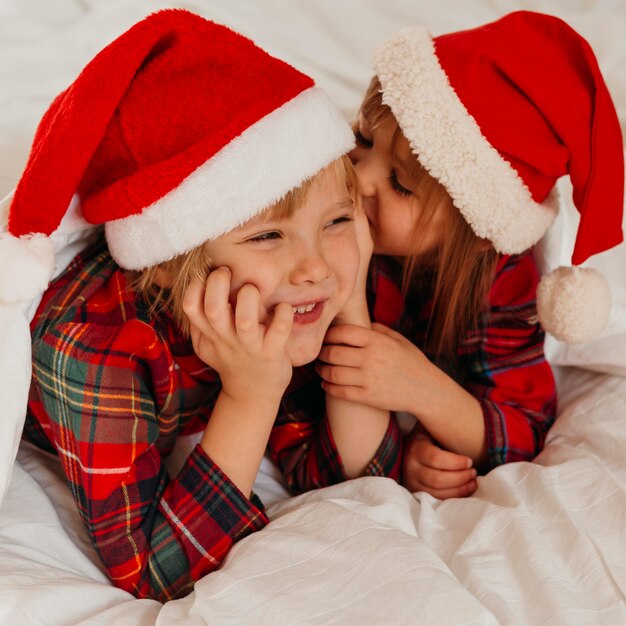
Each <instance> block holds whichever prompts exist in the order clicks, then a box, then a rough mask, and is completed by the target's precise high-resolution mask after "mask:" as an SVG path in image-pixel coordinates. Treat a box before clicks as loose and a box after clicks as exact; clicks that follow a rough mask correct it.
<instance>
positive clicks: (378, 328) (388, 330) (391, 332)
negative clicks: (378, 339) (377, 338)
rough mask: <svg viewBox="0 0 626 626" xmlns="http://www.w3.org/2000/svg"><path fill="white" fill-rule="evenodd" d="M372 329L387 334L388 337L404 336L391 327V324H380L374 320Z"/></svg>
mask: <svg viewBox="0 0 626 626" xmlns="http://www.w3.org/2000/svg"><path fill="white" fill-rule="evenodd" d="M372 330H373V331H376V332H377V333H380V334H381V335H387V337H394V338H396V339H399V338H403V336H402V335H401V334H400V333H398V332H396V331H395V330H393V329H391V328H389V326H385V325H384V324H380V323H379V322H374V323H373V324H372Z"/></svg>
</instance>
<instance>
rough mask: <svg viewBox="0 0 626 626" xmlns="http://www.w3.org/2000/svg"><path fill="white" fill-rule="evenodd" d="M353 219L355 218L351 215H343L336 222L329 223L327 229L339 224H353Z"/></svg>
mask: <svg viewBox="0 0 626 626" xmlns="http://www.w3.org/2000/svg"><path fill="white" fill-rule="evenodd" d="M352 219H353V218H352V216H351V215H342V216H341V217H337V218H335V219H334V220H331V221H330V222H328V224H326V227H327V228H328V227H330V226H337V225H338V224H343V223H345V222H351V221H352Z"/></svg>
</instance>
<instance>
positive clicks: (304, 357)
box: [287, 344, 322, 367]
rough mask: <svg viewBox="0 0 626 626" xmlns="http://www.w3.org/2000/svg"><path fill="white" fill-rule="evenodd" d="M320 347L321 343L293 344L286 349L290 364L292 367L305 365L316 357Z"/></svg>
mask: <svg viewBox="0 0 626 626" xmlns="http://www.w3.org/2000/svg"><path fill="white" fill-rule="evenodd" d="M321 349H322V346H321V345H318V344H316V345H309V346H293V347H289V348H288V349H287V352H288V354H289V358H290V360H291V364H292V366H293V367H300V366H301V365H307V364H308V363H311V362H313V361H315V359H317V355H318V354H319V353H320V350H321Z"/></svg>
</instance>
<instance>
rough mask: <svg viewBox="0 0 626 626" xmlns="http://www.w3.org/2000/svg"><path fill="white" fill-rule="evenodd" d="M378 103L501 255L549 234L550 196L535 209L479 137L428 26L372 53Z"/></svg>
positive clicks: (552, 215)
mask: <svg viewBox="0 0 626 626" xmlns="http://www.w3.org/2000/svg"><path fill="white" fill-rule="evenodd" d="M374 70H375V72H376V74H377V75H378V78H379V79H380V83H381V86H382V90H383V102H384V103H385V104H386V105H388V106H389V108H390V109H391V111H392V113H393V114H394V116H395V118H396V120H397V122H398V124H399V126H400V128H401V129H402V132H403V133H404V135H405V137H406V138H407V140H408V141H409V144H410V146H411V148H412V150H413V152H414V153H415V154H416V155H417V157H418V159H419V161H420V163H421V164H422V165H423V166H424V167H425V168H426V170H428V171H429V172H430V174H431V175H432V176H433V177H435V178H436V179H437V180H439V181H440V182H441V183H442V185H443V186H444V187H445V188H446V189H447V191H448V193H449V194H450V196H451V197H452V200H453V201H454V204H455V206H456V207H457V208H458V209H459V210H460V211H461V213H462V214H463V216H464V218H465V219H466V221H467V222H468V223H469V225H470V226H471V227H472V229H473V231H474V232H475V233H476V234H477V235H478V236H479V237H482V238H485V239H488V240H489V241H491V242H492V243H493V245H494V247H495V249H496V250H497V251H498V252H501V253H504V254H519V253H521V252H523V251H524V250H527V249H528V248H530V247H531V246H533V245H534V244H535V243H537V241H539V239H541V237H543V235H544V234H545V232H546V231H547V230H548V228H549V226H550V225H551V224H552V222H553V220H554V218H555V216H556V213H557V210H558V209H557V205H556V203H555V198H554V197H553V196H550V195H549V196H548V197H547V198H546V200H545V201H544V202H543V203H541V204H539V203H537V202H535V201H534V200H533V199H532V196H531V194H530V191H529V190H528V188H527V186H526V185H525V183H524V182H523V181H522V179H521V178H520V176H519V174H518V173H517V172H516V171H515V169H514V168H513V167H512V166H511V165H510V164H509V163H508V162H507V161H506V160H505V159H503V158H502V156H501V155H500V154H499V153H498V151H497V150H496V149H495V148H494V147H493V146H492V145H491V144H490V143H489V141H488V140H487V139H486V138H485V137H484V136H483V134H482V132H481V130H480V128H479V126H478V124H477V123H476V120H475V119H474V118H473V117H472V116H471V115H470V114H469V113H468V111H467V109H466V108H465V106H464V105H463V103H462V102H461V100H460V99H459V97H458V96H457V94H456V92H455V91H454V89H453V88H452V86H451V85H450V81H449V80H448V77H447V75H446V73H445V72H444V70H443V68H442V67H441V65H440V63H439V60H438V58H437V55H436V52H435V46H434V44H433V41H432V38H431V36H430V35H429V33H428V31H427V30H426V29H425V28H421V27H416V28H409V29H406V30H403V31H401V32H399V33H397V34H396V35H395V36H394V37H392V38H391V39H390V40H389V41H387V42H386V43H385V44H383V45H382V46H381V47H380V48H379V49H378V50H377V51H376V53H375V56H374Z"/></svg>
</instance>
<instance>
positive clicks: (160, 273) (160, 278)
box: [154, 267, 173, 289]
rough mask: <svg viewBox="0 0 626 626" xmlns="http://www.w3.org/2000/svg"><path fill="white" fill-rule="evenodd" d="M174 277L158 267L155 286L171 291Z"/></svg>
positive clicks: (155, 273)
mask: <svg viewBox="0 0 626 626" xmlns="http://www.w3.org/2000/svg"><path fill="white" fill-rule="evenodd" d="M172 282H173V281H172V276H171V275H170V272H168V271H167V270H166V269H165V268H163V267H157V268H156V270H155V272H154V284H155V285H156V286H157V287H160V288H161V289H169V288H170V287H171V286H172Z"/></svg>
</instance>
